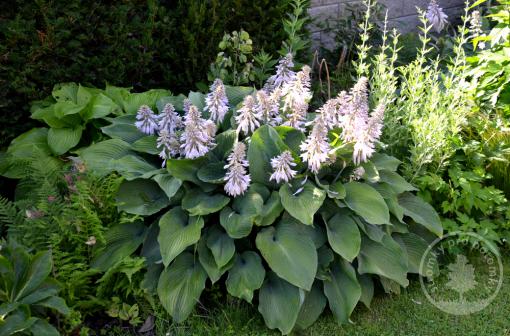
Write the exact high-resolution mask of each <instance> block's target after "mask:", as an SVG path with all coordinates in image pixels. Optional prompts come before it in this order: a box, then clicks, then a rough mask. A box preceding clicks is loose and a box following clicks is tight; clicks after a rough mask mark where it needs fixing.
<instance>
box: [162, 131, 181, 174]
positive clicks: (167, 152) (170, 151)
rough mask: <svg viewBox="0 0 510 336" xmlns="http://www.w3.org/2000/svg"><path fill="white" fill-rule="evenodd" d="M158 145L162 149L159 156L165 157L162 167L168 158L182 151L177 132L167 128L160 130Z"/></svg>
mask: <svg viewBox="0 0 510 336" xmlns="http://www.w3.org/2000/svg"><path fill="white" fill-rule="evenodd" d="M157 147H158V149H160V150H161V152H160V153H159V157H160V158H162V159H163V163H162V165H161V166H162V167H164V166H165V165H166V160H168V159H170V158H172V157H176V156H177V155H179V154H180V153H181V144H180V143H179V137H178V136H177V134H176V133H175V132H169V131H168V129H166V128H165V129H162V130H161V131H159V137H158V140H157Z"/></svg>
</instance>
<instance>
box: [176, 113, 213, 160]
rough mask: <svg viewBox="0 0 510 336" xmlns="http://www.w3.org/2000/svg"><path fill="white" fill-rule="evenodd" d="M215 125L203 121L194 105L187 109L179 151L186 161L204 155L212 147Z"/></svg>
mask: <svg viewBox="0 0 510 336" xmlns="http://www.w3.org/2000/svg"><path fill="white" fill-rule="evenodd" d="M215 133H216V125H215V124H214V122H212V121H211V120H206V119H203V118H202V117H201V115H200V111H199V110H198V108H197V107H196V106H195V105H190V106H189V107H188V112H187V113H186V116H185V117H184V132H183V133H182V135H181V142H182V145H181V149H182V151H183V153H184V156H185V157H186V158H187V159H195V158H197V157H200V156H203V155H205V154H206V153H207V152H209V149H211V148H212V147H213V146H214V134H215Z"/></svg>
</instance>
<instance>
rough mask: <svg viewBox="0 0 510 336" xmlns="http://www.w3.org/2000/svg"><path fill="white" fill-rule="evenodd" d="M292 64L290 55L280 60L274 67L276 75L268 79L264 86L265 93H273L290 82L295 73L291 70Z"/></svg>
mask: <svg viewBox="0 0 510 336" xmlns="http://www.w3.org/2000/svg"><path fill="white" fill-rule="evenodd" d="M293 67H294V62H293V61H292V54H287V56H285V57H283V58H281V59H280V61H279V62H278V65H277V66H276V74H274V75H273V76H271V77H269V79H268V80H267V83H266V85H265V89H266V90H267V91H273V90H275V89H279V88H281V87H283V86H284V85H285V84H286V83H288V82H290V81H291V80H292V79H293V78H294V76H295V75H296V73H295V72H294V71H293V70H292V68H293Z"/></svg>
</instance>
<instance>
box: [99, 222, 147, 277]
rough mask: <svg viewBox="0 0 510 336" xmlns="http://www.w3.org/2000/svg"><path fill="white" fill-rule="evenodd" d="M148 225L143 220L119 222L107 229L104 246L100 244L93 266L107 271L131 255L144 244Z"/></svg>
mask: <svg viewBox="0 0 510 336" xmlns="http://www.w3.org/2000/svg"><path fill="white" fill-rule="evenodd" d="M145 234H146V227H145V225H143V222H142V221H136V222H133V223H126V224H118V225H115V226H113V227H111V228H110V229H109V230H108V231H106V234H105V239H106V242H105V244H104V246H99V247H98V251H97V252H95V253H94V254H95V255H96V256H95V258H94V260H93V261H92V265H91V267H92V268H97V269H99V270H101V271H103V272H106V271H107V270H108V269H109V268H110V267H112V266H113V265H115V264H116V263H117V262H119V261H120V260H122V259H123V258H125V257H127V256H129V255H131V254H132V253H133V252H134V251H136V249H137V248H138V247H139V246H140V244H142V242H143V240H144V238H145Z"/></svg>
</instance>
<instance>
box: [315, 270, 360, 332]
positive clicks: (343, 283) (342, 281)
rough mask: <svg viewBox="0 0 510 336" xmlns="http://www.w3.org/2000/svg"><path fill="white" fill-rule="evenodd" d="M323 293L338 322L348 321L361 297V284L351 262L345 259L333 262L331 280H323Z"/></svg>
mask: <svg viewBox="0 0 510 336" xmlns="http://www.w3.org/2000/svg"><path fill="white" fill-rule="evenodd" d="M324 294H326V296H327V298H328V302H329V308H330V309H331V311H332V312H333V315H334V316H335V318H336V320H337V321H338V322H339V323H348V322H349V317H350V316H351V314H352V312H353V310H354V307H356V305H357V304H358V301H359V300H360V298H361V286H360V284H359V282H358V279H357V278H356V272H355V271H354V268H353V267H352V266H351V264H349V263H348V262H347V261H345V260H335V261H334V262H333V267H332V268H331V280H325V281H324Z"/></svg>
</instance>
